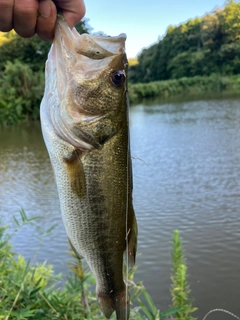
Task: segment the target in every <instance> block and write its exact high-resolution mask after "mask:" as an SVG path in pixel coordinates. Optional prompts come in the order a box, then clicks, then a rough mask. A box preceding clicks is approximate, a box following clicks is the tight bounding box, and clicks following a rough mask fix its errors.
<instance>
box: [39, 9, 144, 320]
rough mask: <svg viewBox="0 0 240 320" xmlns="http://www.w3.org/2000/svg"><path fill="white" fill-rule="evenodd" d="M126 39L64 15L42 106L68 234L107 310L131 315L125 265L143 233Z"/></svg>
mask: <svg viewBox="0 0 240 320" xmlns="http://www.w3.org/2000/svg"><path fill="white" fill-rule="evenodd" d="M125 41H126V35H125V34H120V35H119V36H115V37H110V36H97V35H89V34H81V35H80V34H79V33H78V32H77V30H76V29H75V28H73V29H70V28H69V27H68V25H67V23H66V21H65V20H64V18H63V16H61V15H59V16H58V18H57V22H56V29H55V37H54V40H53V44H52V46H51V49H50V51H49V54H48V59H47V62H46V67H45V90H44V96H43V99H42V102H41V106H40V119H41V127H42V133H43V138H44V141H45V144H46V147H47V150H48V153H49V157H50V162H51V165H52V168H53V172H54V176H55V181H56V185H57V190H58V196H59V202H60V210H61V215H62V220H63V224H64V226H65V229H66V233H67V237H68V239H69V242H70V244H71V247H72V248H73V250H74V252H75V253H76V255H77V257H79V259H82V258H84V259H85V260H86V262H87V264H88V265H89V267H90V269H91V271H92V272H93V275H94V277H95V280H96V293H97V299H98V304H99V306H100V309H101V310H102V312H103V314H104V315H105V317H106V318H107V319H109V318H110V317H111V315H112V313H113V312H116V317H117V319H118V320H126V319H129V314H130V296H129V293H128V290H127V286H126V283H125V281H124V277H123V265H124V261H125V262H126V263H127V265H128V266H129V267H132V266H133V265H134V263H135V257H136V251H137V234H138V228H137V221H136V217H135V213H134V208H133V196H132V194H133V179H132V163H131V154H130V138H129V115H128V112H129V102H128V91H127V70H128V61H127V56H126V52H125Z"/></svg>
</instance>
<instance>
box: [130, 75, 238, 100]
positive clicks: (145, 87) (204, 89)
mask: <svg viewBox="0 0 240 320" xmlns="http://www.w3.org/2000/svg"><path fill="white" fill-rule="evenodd" d="M219 93H222V94H240V75H239V74H238V75H232V76H222V75H211V76H195V77H192V78H186V77H185V78H180V79H173V80H164V81H153V82H149V83H137V84H131V83H130V84H129V98H130V102H131V103H136V102H140V101H141V100H143V99H148V98H161V99H172V98H174V97H179V98H180V99H181V98H183V97H186V96H198V97H199V96H200V95H203V94H204V95H205V94H210V95H211V94H219Z"/></svg>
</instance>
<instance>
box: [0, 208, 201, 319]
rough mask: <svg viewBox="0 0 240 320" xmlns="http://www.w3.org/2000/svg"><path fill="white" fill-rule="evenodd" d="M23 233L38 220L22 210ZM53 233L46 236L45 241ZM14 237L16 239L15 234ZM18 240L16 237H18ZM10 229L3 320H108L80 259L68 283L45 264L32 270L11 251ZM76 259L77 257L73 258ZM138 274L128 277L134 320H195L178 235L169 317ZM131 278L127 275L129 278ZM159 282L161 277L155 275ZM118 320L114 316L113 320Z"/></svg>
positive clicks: (1, 231)
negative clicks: (136, 279) (166, 319)
mask: <svg viewBox="0 0 240 320" xmlns="http://www.w3.org/2000/svg"><path fill="white" fill-rule="evenodd" d="M13 218H14V221H15V224H16V226H17V228H16V230H15V232H18V231H19V229H21V228H22V227H23V226H25V225H29V224H31V225H34V224H35V223H36V220H37V219H38V217H33V218H30V219H28V218H27V216H26V214H25V212H24V211H23V210H21V211H20V218H16V217H13ZM52 229H53V228H50V229H49V230H47V231H43V236H44V237H45V236H46V234H49V233H50V232H51V230H52ZM15 232H14V234H15ZM14 234H13V235H14ZM13 235H10V234H9V233H7V228H6V227H4V226H3V222H2V221H0V286H1V290H0V319H4V320H21V319H34V320H38V319H41V320H43V319H44V320H47V319H51V320H54V319H58V320H67V319H71V320H73V319H89V320H93V319H98V320H100V319H102V320H104V319H105V317H104V316H103V315H102V313H101V312H100V309H99V307H98V303H97V298H96V294H95V291H94V285H95V280H94V277H93V275H92V274H91V272H89V271H88V270H86V269H85V270H84V269H83V268H82V263H81V261H79V260H78V259H77V258H75V259H74V262H71V264H69V268H70V269H71V271H72V273H71V275H70V276H69V277H68V278H67V279H66V280H65V281H64V280H63V277H62V275H61V274H58V275H56V274H54V272H53V270H52V266H51V265H48V264H47V263H46V262H44V263H43V264H34V265H33V264H32V263H31V261H29V262H26V260H25V259H24V257H23V256H21V255H17V254H16V253H15V252H13V250H12V245H11V238H12V236H13ZM71 254H72V255H73V256H74V254H73V252H71ZM135 270H136V268H133V269H132V270H130V271H129V273H128V280H127V285H128V290H129V291H130V296H131V303H132V305H131V316H130V319H131V320H144V319H146V317H147V319H148V320H160V319H165V318H168V319H169V317H171V319H176V320H195V318H193V317H192V313H194V312H195V311H196V310H197V308H194V307H193V306H192V301H191V299H190V298H189V296H190V288H189V285H188V283H187V267H186V263H185V258H184V254H183V249H182V242H181V238H180V236H179V232H178V231H177V230H176V231H175V232H174V235H173V250H172V271H171V282H172V286H171V288H170V289H169V293H170V294H171V296H172V306H171V307H170V308H169V309H168V310H167V311H165V312H162V311H160V310H159V309H158V308H157V307H156V305H155V304H154V302H153V300H152V298H151V296H150V295H149V293H148V292H147V290H146V288H145V287H144V285H143V283H142V282H139V283H135V282H134V281H133V277H134V272H135ZM125 274H126V273H125ZM156 276H157V275H156ZM60 284H62V285H60ZM111 319H115V316H113V317H111Z"/></svg>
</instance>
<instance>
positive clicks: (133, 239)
mask: <svg viewBox="0 0 240 320" xmlns="http://www.w3.org/2000/svg"><path fill="white" fill-rule="evenodd" d="M128 214H129V216H130V217H131V218H132V223H131V226H129V231H128V235H127V241H128V242H127V248H126V251H125V253H124V256H125V262H126V263H127V265H128V267H129V268H132V267H133V266H134V265H135V260H136V252H137V235H138V228H137V220H136V217H135V214H134V210H133V207H132V206H131V208H130V210H129V212H128Z"/></svg>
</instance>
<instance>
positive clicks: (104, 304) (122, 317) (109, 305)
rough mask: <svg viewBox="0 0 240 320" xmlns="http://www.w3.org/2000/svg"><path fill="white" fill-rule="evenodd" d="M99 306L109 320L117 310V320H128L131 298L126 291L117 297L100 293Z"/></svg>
mask: <svg viewBox="0 0 240 320" xmlns="http://www.w3.org/2000/svg"><path fill="white" fill-rule="evenodd" d="M98 303H99V306H100V308H101V310H102V312H103V314H104V315H105V317H106V318H107V319H109V318H110V317H111V315H112V313H113V312H114V310H116V316H117V320H128V319H129V314H130V296H129V294H128V292H127V291H126V290H124V291H123V292H121V293H119V294H118V295H116V296H107V295H103V294H101V293H98Z"/></svg>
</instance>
